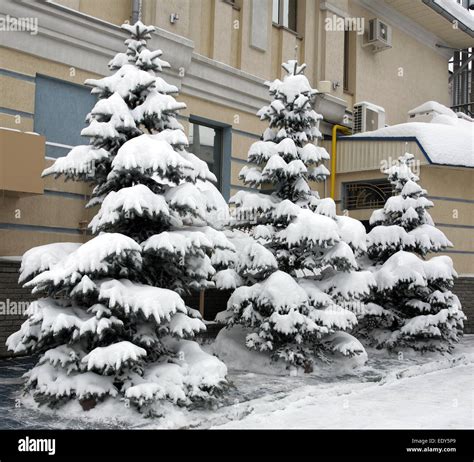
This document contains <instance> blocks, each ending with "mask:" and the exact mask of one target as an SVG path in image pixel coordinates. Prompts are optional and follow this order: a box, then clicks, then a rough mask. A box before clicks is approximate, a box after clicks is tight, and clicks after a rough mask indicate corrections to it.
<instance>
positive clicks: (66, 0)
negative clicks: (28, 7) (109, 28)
mask: <svg viewBox="0 0 474 462" xmlns="http://www.w3.org/2000/svg"><path fill="white" fill-rule="evenodd" d="M54 2H55V3H59V4H60V5H63V6H66V7H68V8H72V9H73V10H77V11H80V12H81V13H85V14H88V15H90V16H94V17H96V18H99V19H102V20H103V21H107V22H111V23H112V24H118V25H120V24H123V23H124V22H125V21H129V20H130V19H131V16H132V0H54Z"/></svg>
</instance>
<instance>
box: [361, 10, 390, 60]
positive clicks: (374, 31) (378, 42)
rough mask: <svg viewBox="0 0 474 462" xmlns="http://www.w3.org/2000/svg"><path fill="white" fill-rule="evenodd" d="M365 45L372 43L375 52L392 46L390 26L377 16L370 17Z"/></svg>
mask: <svg viewBox="0 0 474 462" xmlns="http://www.w3.org/2000/svg"><path fill="white" fill-rule="evenodd" d="M365 45H372V47H373V51H375V52H377V51H382V50H386V49H387V48H392V28H391V27H390V26H389V25H388V24H386V23H385V22H383V21H381V20H380V19H378V18H374V19H371V20H370V21H369V34H368V39H367V43H366V44H365Z"/></svg>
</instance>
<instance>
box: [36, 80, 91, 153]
mask: <svg viewBox="0 0 474 462" xmlns="http://www.w3.org/2000/svg"><path fill="white" fill-rule="evenodd" d="M35 92H36V94H35V120H34V122H35V128H34V130H35V132H37V133H39V134H41V135H44V136H45V137H46V141H48V142H52V143H57V144H65V145H69V146H76V145H78V144H88V143H89V139H88V138H84V137H82V136H81V135H80V133H81V130H82V129H83V128H84V127H85V126H86V123H85V119H86V115H87V114H88V113H89V112H90V111H91V109H92V108H93V106H94V104H95V103H96V101H97V98H96V97H95V96H93V95H91V89H90V88H88V87H85V86H83V85H78V84H74V83H70V82H66V81H64V80H59V79H55V78H51V77H46V76H43V75H37V76H36V90H35ZM68 151H69V148H64V147H58V146H52V145H46V155H47V156H50V157H61V156H65V155H66V154H67V153H68Z"/></svg>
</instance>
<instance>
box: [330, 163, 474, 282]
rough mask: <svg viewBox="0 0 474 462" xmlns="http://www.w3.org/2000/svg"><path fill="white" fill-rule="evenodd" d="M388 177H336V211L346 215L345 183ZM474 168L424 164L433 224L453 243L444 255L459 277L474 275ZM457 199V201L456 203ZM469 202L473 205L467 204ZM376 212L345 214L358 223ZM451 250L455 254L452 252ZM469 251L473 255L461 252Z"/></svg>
mask: <svg viewBox="0 0 474 462" xmlns="http://www.w3.org/2000/svg"><path fill="white" fill-rule="evenodd" d="M377 178H386V177H385V175H383V174H382V173H381V172H380V170H372V171H364V172H352V173H342V174H339V175H337V176H336V197H335V200H336V201H337V211H338V213H343V209H342V206H343V204H342V203H341V202H340V201H341V192H342V183H343V182H351V181H360V180H372V179H377ZM473 184H474V169H468V168H454V167H452V168H451V167H439V166H433V165H423V166H421V171H420V185H421V186H422V187H423V188H425V189H426V190H427V191H428V196H430V197H437V198H442V199H432V201H433V203H434V207H433V208H431V209H430V210H429V213H430V214H431V216H432V217H433V220H434V222H435V223H436V224H437V226H439V229H440V230H441V231H443V233H445V234H446V236H447V237H448V239H449V240H450V241H451V242H452V243H453V248H452V249H448V250H447V251H445V252H443V254H446V255H449V256H450V257H451V258H452V259H453V262H454V266H455V268H456V270H457V271H458V273H460V274H474V253H473V252H474V232H473V231H474V190H473V188H472V185H473ZM456 199H457V200H456ZM468 201H470V202H468ZM372 212H373V209H363V210H350V211H345V212H344V213H348V214H349V216H351V217H353V218H356V219H358V220H368V219H369V218H370V216H371V214H372ZM451 250H453V251H455V252H451ZM458 252H470V253H458Z"/></svg>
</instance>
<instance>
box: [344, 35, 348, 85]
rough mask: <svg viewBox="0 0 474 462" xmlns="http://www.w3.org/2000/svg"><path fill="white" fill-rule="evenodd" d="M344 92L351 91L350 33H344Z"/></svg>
mask: <svg viewBox="0 0 474 462" xmlns="http://www.w3.org/2000/svg"><path fill="white" fill-rule="evenodd" d="M344 90H345V91H348V90H349V31H348V30H346V31H344Z"/></svg>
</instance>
